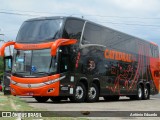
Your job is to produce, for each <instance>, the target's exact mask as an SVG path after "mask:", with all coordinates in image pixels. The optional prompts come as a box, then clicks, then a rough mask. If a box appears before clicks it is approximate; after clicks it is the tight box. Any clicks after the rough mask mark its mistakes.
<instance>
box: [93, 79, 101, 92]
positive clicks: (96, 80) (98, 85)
mask: <svg viewBox="0 0 160 120" xmlns="http://www.w3.org/2000/svg"><path fill="white" fill-rule="evenodd" d="M92 83H94V84H96V85H97V87H98V89H99V93H100V91H101V87H100V81H99V79H98V78H94V79H93V81H92Z"/></svg>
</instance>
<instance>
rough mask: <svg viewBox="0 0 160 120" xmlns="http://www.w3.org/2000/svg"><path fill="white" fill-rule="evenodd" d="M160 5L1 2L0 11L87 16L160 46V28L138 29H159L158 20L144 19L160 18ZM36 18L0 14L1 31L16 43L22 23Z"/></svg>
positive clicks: (153, 1)
mask: <svg viewBox="0 0 160 120" xmlns="http://www.w3.org/2000/svg"><path fill="white" fill-rule="evenodd" d="M159 5H160V1H159V0H86V1H82V0H76V1H75V0H45V1H39V0H23V1H22V0H14V1H11V0H1V4H0V11H8V10H10V11H8V12H17V13H21V14H31V15H38V16H71V15H72V16H76V17H81V16H84V18H85V19H88V20H91V21H94V22H97V23H99V24H102V25H105V26H109V27H111V28H113V29H117V30H120V31H122V32H125V33H127V34H131V35H134V36H137V37H141V38H143V39H146V40H153V41H154V42H158V43H159V45H160V42H159V38H160V34H159V31H160V27H154V26H139V25H157V26H160V24H159V19H145V18H158V17H160V12H159V11H160V7H159ZM33 17H37V16H24V15H7V14H0V19H1V21H0V28H2V32H5V34H6V36H8V37H9V38H11V39H15V36H16V34H17V31H18V29H19V27H20V25H21V24H22V22H23V21H25V20H26V19H29V18H33ZM141 18H144V19H141ZM114 23H119V24H114ZM126 24H137V25H126Z"/></svg>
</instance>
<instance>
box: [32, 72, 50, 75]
mask: <svg viewBox="0 0 160 120" xmlns="http://www.w3.org/2000/svg"><path fill="white" fill-rule="evenodd" d="M32 74H46V75H48V74H49V73H48V72H32Z"/></svg>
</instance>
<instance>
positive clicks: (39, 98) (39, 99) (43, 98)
mask: <svg viewBox="0 0 160 120" xmlns="http://www.w3.org/2000/svg"><path fill="white" fill-rule="evenodd" d="M34 98H35V100H37V101H38V102H40V103H44V102H46V101H47V100H48V99H49V97H42V96H35V97H34Z"/></svg>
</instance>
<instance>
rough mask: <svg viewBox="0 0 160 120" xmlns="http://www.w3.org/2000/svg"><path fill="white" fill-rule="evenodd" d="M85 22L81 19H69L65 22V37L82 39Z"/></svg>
mask: <svg viewBox="0 0 160 120" xmlns="http://www.w3.org/2000/svg"><path fill="white" fill-rule="evenodd" d="M83 25H84V22H83V21H81V20H75V19H69V20H67V21H66V23H65V27H64V31H63V36H62V37H63V38H66V39H77V40H80V38H81V34H82V29H83Z"/></svg>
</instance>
